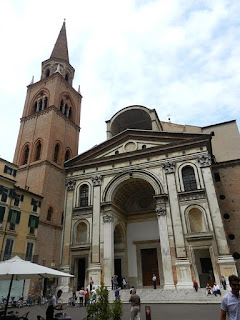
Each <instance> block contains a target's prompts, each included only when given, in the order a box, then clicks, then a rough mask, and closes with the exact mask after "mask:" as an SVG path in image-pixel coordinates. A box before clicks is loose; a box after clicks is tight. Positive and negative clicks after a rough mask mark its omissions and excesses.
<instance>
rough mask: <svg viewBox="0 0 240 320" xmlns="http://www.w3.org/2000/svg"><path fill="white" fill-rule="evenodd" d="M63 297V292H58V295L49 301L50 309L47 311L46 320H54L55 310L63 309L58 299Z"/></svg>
mask: <svg viewBox="0 0 240 320" xmlns="http://www.w3.org/2000/svg"><path fill="white" fill-rule="evenodd" d="M61 295H62V290H58V292H57V295H56V296H55V295H54V296H52V298H51V299H50V300H49V301H48V307H47V311H46V320H53V318H54V309H56V310H59V309H60V308H61V307H62V304H61V303H59V302H58V299H59V298H60V297H61Z"/></svg>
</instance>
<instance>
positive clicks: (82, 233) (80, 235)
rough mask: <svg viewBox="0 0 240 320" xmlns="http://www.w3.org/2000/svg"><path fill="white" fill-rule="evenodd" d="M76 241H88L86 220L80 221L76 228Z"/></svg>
mask: <svg viewBox="0 0 240 320" xmlns="http://www.w3.org/2000/svg"><path fill="white" fill-rule="evenodd" d="M76 242H77V243H84V242H87V225H86V223H84V222H80V223H79V224H78V226H77V229H76Z"/></svg>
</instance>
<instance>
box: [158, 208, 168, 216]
mask: <svg viewBox="0 0 240 320" xmlns="http://www.w3.org/2000/svg"><path fill="white" fill-rule="evenodd" d="M156 212H157V216H158V217H163V216H165V215H166V208H164V207H159V208H157V209H156Z"/></svg>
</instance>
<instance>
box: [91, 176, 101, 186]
mask: <svg viewBox="0 0 240 320" xmlns="http://www.w3.org/2000/svg"><path fill="white" fill-rule="evenodd" d="M102 178H103V176H102V175H96V176H92V182H93V186H94V187H97V186H100V185H101V184H102Z"/></svg>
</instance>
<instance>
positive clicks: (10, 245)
mask: <svg viewBox="0 0 240 320" xmlns="http://www.w3.org/2000/svg"><path fill="white" fill-rule="evenodd" d="M12 248H13V239H7V240H6V245H5V250H4V255H3V260H8V259H10V258H11V256H12Z"/></svg>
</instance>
